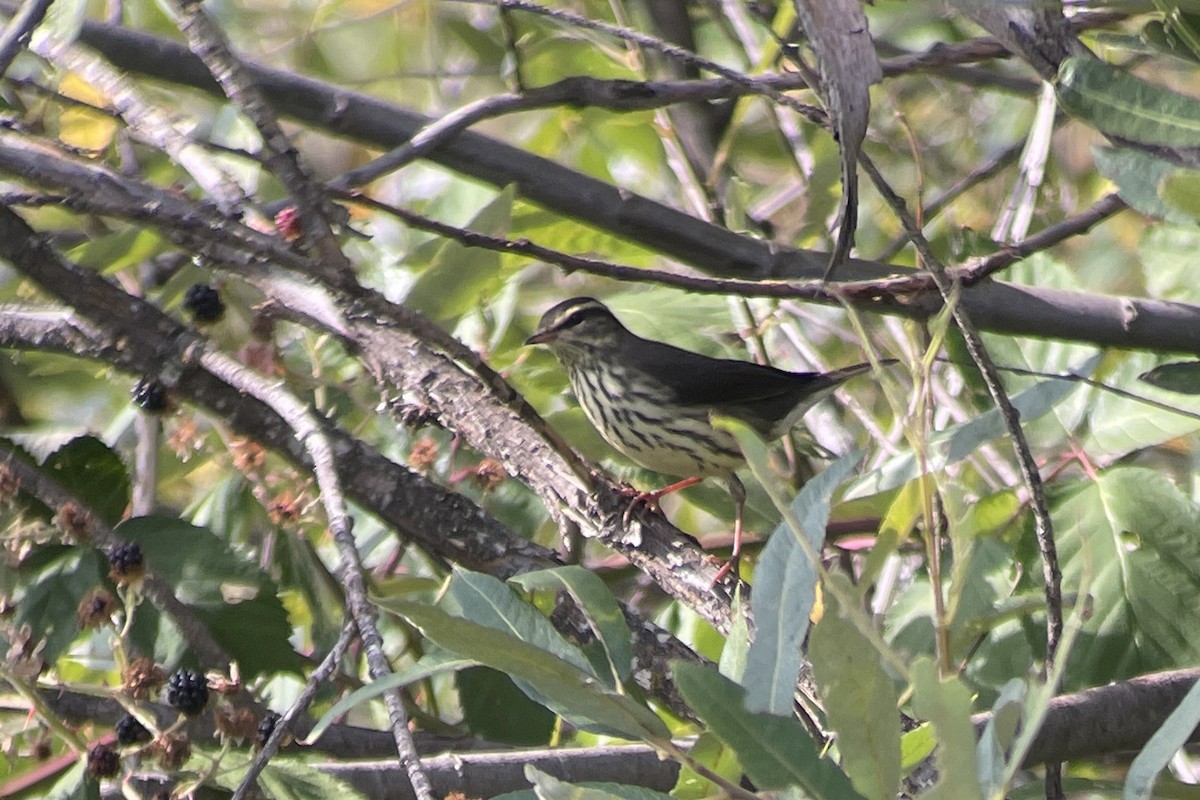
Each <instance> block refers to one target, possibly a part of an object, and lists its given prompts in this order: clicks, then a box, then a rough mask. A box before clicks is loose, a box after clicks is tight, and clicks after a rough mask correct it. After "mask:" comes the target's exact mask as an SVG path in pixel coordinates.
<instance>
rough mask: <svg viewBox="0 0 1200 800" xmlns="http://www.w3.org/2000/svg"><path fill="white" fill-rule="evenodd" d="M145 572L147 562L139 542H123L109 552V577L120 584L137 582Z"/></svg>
mask: <svg viewBox="0 0 1200 800" xmlns="http://www.w3.org/2000/svg"><path fill="white" fill-rule="evenodd" d="M145 572H146V562H145V559H143V558H142V548H140V547H138V544H137V542H122V543H121V544H119V545H117V546H116V547H114V548H113V549H112V550H109V551H108V575H109V577H110V578H112V579H113V580H114V581H116V582H117V583H118V584H126V583H129V582H130V581H134V580H137V579H138V578H140V577H142V575H143V574H144V573H145Z"/></svg>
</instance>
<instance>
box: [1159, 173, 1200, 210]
mask: <svg viewBox="0 0 1200 800" xmlns="http://www.w3.org/2000/svg"><path fill="white" fill-rule="evenodd" d="M1158 191H1159V195H1160V196H1161V197H1162V199H1163V201H1165V202H1166V203H1167V205H1168V206H1170V207H1171V208H1174V209H1178V210H1179V211H1181V212H1183V214H1185V215H1186V218H1187V219H1188V220H1190V221H1192V222H1195V221H1196V220H1200V198H1198V195H1200V170H1195V169H1177V170H1175V171H1173V172H1170V173H1168V174H1166V175H1164V176H1163V177H1162V179H1161V180H1160V181H1159V188H1158Z"/></svg>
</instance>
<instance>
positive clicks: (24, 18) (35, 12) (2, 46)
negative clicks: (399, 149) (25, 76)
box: [0, 0, 54, 77]
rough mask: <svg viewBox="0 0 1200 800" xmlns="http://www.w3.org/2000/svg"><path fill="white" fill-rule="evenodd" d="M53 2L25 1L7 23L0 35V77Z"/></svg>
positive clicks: (49, 0)
mask: <svg viewBox="0 0 1200 800" xmlns="http://www.w3.org/2000/svg"><path fill="white" fill-rule="evenodd" d="M53 4H54V0H25V3H24V4H23V5H22V6H21V10H20V11H18V12H17V14H16V15H15V16H14V17H13V18H12V19H11V20H9V21H8V25H7V26H6V27H5V28H4V33H3V34H0V77H2V76H3V75H4V74H5V73H6V72H8V68H9V67H11V66H12V62H13V60H14V59H15V58H16V57H17V55H18V54H19V53H20V52H21V50H22V48H24V47H25V46H26V45H27V44H29V39H30V37H32V36H33V29H34V28H36V27H37V26H38V25H41V24H42V20H43V19H44V18H45V16H46V12H47V11H49V10H50V6H51V5H53Z"/></svg>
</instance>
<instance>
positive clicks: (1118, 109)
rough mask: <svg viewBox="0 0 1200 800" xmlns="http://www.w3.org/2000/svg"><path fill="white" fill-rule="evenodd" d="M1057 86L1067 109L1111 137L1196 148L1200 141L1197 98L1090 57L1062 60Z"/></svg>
mask: <svg viewBox="0 0 1200 800" xmlns="http://www.w3.org/2000/svg"><path fill="white" fill-rule="evenodd" d="M1056 89H1057V92H1058V102H1059V104H1060V105H1061V106H1062V107H1063V109H1064V110H1065V111H1066V112H1067V113H1068V114H1070V115H1072V116H1074V117H1077V118H1079V119H1081V120H1083V121H1084V122H1087V123H1088V124H1090V125H1092V126H1093V127H1095V128H1096V129H1097V130H1100V131H1102V132H1104V133H1107V134H1109V135H1111V136H1115V137H1118V138H1120V139H1124V140H1126V141H1132V142H1138V143H1140V144H1145V145H1155V146H1160V147H1180V148H1195V147H1196V143H1197V141H1200V100H1197V99H1196V98H1194V97H1189V96H1187V95H1184V94H1179V93H1178V92H1172V91H1171V90H1169V89H1165V88H1163V87H1161V86H1156V85H1154V84H1152V83H1147V82H1146V81H1143V80H1141V79H1140V78H1137V77H1134V76H1133V75H1131V74H1129V73H1128V72H1125V71H1124V70H1121V69H1117V68H1116V67H1113V66H1109V65H1108V64H1105V63H1104V62H1103V61H1100V60H1099V59H1097V58H1095V57H1093V56H1072V57H1071V58H1068V59H1066V60H1065V61H1063V63H1062V65H1061V66H1060V67H1059V70H1058V81H1057V83H1056Z"/></svg>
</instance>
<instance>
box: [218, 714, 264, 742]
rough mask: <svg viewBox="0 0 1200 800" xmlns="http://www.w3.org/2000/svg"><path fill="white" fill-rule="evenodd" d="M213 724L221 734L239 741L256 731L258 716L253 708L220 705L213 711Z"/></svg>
mask: <svg viewBox="0 0 1200 800" xmlns="http://www.w3.org/2000/svg"><path fill="white" fill-rule="evenodd" d="M213 725H215V726H216V729H217V733H219V734H221V736H223V737H225V738H227V739H233V740H234V741H235V742H238V743H241V742H243V741H245V740H247V739H253V738H254V736H255V734H256V733H257V731H258V717H257V716H255V714H254V710H253V709H249V708H234V707H233V706H229V705H220V706H217V708H216V710H214V711H213Z"/></svg>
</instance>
